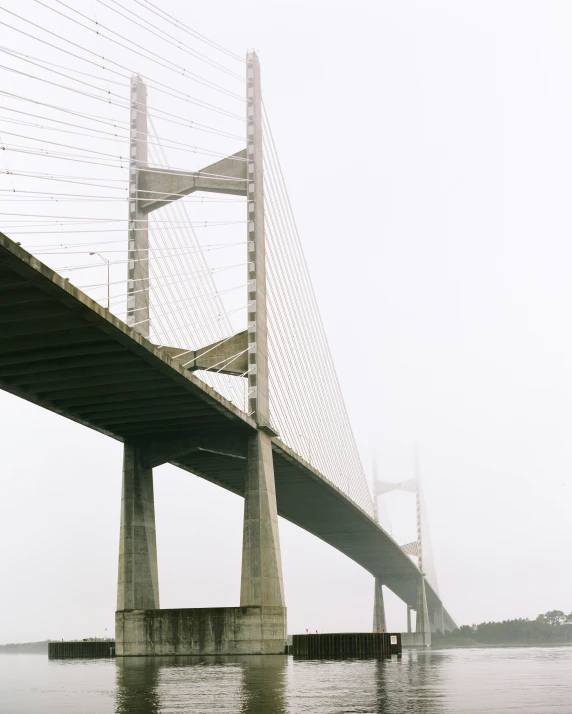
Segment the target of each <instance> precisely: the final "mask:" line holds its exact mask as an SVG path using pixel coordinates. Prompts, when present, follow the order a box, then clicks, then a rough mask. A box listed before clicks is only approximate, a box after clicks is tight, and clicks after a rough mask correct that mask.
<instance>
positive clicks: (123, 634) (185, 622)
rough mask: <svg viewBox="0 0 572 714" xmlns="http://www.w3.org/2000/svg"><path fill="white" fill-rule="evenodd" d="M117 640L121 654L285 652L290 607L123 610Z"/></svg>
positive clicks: (117, 623)
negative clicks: (287, 616)
mask: <svg viewBox="0 0 572 714" xmlns="http://www.w3.org/2000/svg"><path fill="white" fill-rule="evenodd" d="M115 642H116V655H117V656H118V657H130V656H141V655H143V656H156V655H213V654H217V655H236V654H284V653H285V651H286V608H285V607H271V606H262V607H213V608H210V607H209V608H185V609H178V610H121V611H118V612H116V613H115Z"/></svg>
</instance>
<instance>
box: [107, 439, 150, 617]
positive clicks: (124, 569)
mask: <svg viewBox="0 0 572 714" xmlns="http://www.w3.org/2000/svg"><path fill="white" fill-rule="evenodd" d="M158 607H159V577H158V572H157V543H156V538H155V503H154V498H153V470H152V469H151V468H149V467H148V466H145V465H144V464H143V461H142V454H141V447H140V445H139V444H138V443H137V442H125V445H124V447H123V489H122V494H121V529H120V537H119V574H118V578H117V610H152V609H156V608H158Z"/></svg>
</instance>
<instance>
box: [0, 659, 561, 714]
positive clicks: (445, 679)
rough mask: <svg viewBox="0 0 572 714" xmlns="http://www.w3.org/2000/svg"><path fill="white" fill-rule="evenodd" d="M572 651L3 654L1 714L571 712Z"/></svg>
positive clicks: (557, 713)
mask: <svg viewBox="0 0 572 714" xmlns="http://www.w3.org/2000/svg"><path fill="white" fill-rule="evenodd" d="M571 672H572V647H555V648H547V647H530V648H499V649H468V650H441V651H439V650H434V651H407V650H406V651H405V652H404V653H403V656H402V657H400V658H398V657H395V656H394V657H393V658H391V659H388V660H381V661H378V660H346V661H340V660H337V661H312V660H305V661H294V660H293V659H292V657H285V656H267V657H257V656H252V657H156V658H152V657H127V658H125V659H123V658H119V659H117V660H63V661H57V660H48V658H47V657H46V656H42V655H0V714H60V712H61V714H64V712H65V713H66V714H222V713H223V712H224V713H225V714H231V713H232V714H514V712H518V714H572V677H571V676H570V673H571Z"/></svg>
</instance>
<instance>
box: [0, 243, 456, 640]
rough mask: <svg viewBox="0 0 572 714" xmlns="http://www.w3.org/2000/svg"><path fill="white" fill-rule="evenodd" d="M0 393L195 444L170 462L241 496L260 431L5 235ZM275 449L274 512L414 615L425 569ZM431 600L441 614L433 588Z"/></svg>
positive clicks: (276, 445) (102, 428)
mask: <svg viewBox="0 0 572 714" xmlns="http://www.w3.org/2000/svg"><path fill="white" fill-rule="evenodd" d="M0 388H2V389H4V390H5V391H7V392H10V393H12V394H15V395H17V396H19V397H21V398H23V399H26V400H27V401H30V402H33V403H35V404H38V405H39V406H42V407H44V408H46V409H49V410H50V411H53V412H56V413H58V414H61V415H62V416H65V417H67V418H69V419H72V420H74V421H76V422H79V423H81V424H84V425H85V426H88V427H90V428H92V429H95V430H97V431H99V432H101V433H103V434H106V435H108V436H111V437H113V438H115V439H118V440H120V441H124V440H125V439H137V438H138V437H142V438H144V439H149V438H150V437H153V439H154V441H155V442H157V443H160V442H161V440H162V439H164V440H165V442H168V440H169V439H171V440H172V439H173V438H174V437H187V436H188V437H189V438H191V439H192V441H193V444H195V447H194V448H192V449H191V450H187V451H186V452H185V453H184V455H183V456H181V457H178V458H176V459H169V460H170V461H171V462H172V463H174V464H175V465H177V466H179V467H181V468H183V469H186V470H187V471H190V472H192V473H194V474H197V475H199V476H201V477H203V478H205V479H207V480H208V481H211V482H213V483H216V484H218V485H220V486H222V487H223V488H226V489H228V490H229V491H232V492H233V493H236V494H238V495H243V492H244V480H245V466H246V448H247V441H248V437H249V436H250V435H252V434H253V433H254V431H255V430H256V425H255V423H254V422H253V420H252V419H251V418H250V417H248V416H247V415H246V414H245V413H244V412H242V411H241V410H239V409H237V408H236V407H235V406H234V405H233V404H231V403H230V402H229V401H227V400H226V399H224V398H223V397H222V396H221V395H219V394H218V393H217V392H216V391H215V390H213V389H212V388H210V387H209V386H207V385H206V384H205V383H204V382H202V381H201V380H200V379H198V378H197V377H196V376H195V375H193V374H192V373H189V372H188V371H186V370H184V369H183V368H182V367H180V366H179V365H178V364H177V363H176V362H174V361H172V360H171V358H170V357H169V356H168V355H167V354H164V353H162V352H161V350H160V349H159V348H158V347H156V346H154V345H152V344H151V343H150V342H149V341H147V340H145V339H144V338H142V337H141V336H140V335H139V334H137V333H136V332H135V331H134V330H132V329H131V328H129V327H128V326H127V325H126V324H125V323H123V322H122V321H121V320H119V319H118V318H116V317H115V316H113V315H112V314H110V313H109V312H108V311H107V310H105V309H103V308H102V307H101V306H100V305H99V304H97V303H96V302H94V301H93V300H91V299H90V298H88V297H87V296H86V295H85V294H84V293H82V292H81V291H80V290H78V289H77V288H75V287H74V286H73V285H70V283H69V282H68V281H66V280H64V279H63V278H61V277H60V276H59V275H58V274H56V273H55V272H54V271H52V270H50V269H49V268H48V267H47V266H45V265H44V264H43V263H41V262H40V261H38V260H37V259H35V258H34V257H33V256H31V255H30V254H29V253H27V252H26V251H25V250H23V249H22V248H20V247H19V246H18V245H17V244H16V243H14V242H13V241H11V240H10V239H9V238H7V237H6V236H5V235H3V234H0ZM272 448H273V458H274V472H275V482H276V496H277V504H278V513H279V514H280V515H281V516H283V517H284V518H286V519H287V520H289V521H291V522H292V523H295V524H297V525H298V526H300V527H301V528H304V529H305V530H307V531H308V532H310V533H312V534H314V535H316V536H317V537H319V538H321V539H322V540H324V541H325V542H326V543H329V544H330V545H332V546H334V547H335V548H337V549H338V550H340V551H341V552H342V553H344V554H345V555H347V556H348V557H350V558H351V559H352V560H354V561H355V562H356V563H359V564H360V565H361V566H363V567H364V568H365V569H366V570H368V571H369V572H370V573H372V574H373V575H375V576H377V577H379V578H381V579H382V581H383V583H384V584H385V585H387V587H389V588H390V589H391V590H392V591H393V592H395V593H396V595H398V596H399V597H400V598H401V599H402V600H404V601H405V602H406V603H408V604H409V605H410V606H411V607H413V608H415V606H416V603H417V586H418V582H419V570H418V569H417V568H416V566H415V565H414V564H413V562H412V561H411V560H410V558H409V557H408V556H407V555H405V554H404V553H403V552H402V551H401V549H400V547H399V546H398V544H397V543H396V542H395V541H394V540H393V539H392V538H391V537H390V536H389V535H388V534H387V533H386V532H385V531H384V530H383V529H381V528H380V527H379V525H378V524H377V523H376V522H375V521H374V520H373V519H372V518H370V517H369V515H368V514H366V513H365V512H364V511H362V510H361V509H360V508H359V507H358V506H357V505H356V504H354V503H353V502H352V501H350V500H349V499H348V498H346V496H345V494H343V493H342V492H341V491H339V490H338V489H337V488H336V487H335V486H333V485H332V484H330V483H329V482H328V481H327V480H326V479H325V478H324V477H322V476H321V475H320V474H319V473H318V472H317V471H316V470H315V469H313V468H312V467H311V466H310V465H309V464H308V463H307V462H305V461H304V460H303V459H302V458H300V457H299V456H298V455H297V454H295V453H294V452H293V451H292V450H290V449H289V448H288V447H287V446H286V445H285V444H283V443H282V442H281V441H280V440H279V439H274V440H273V446H272ZM427 600H428V605H429V609H430V610H431V609H433V610H435V609H437V608H440V607H441V601H440V599H439V597H438V595H437V594H436V593H435V592H434V591H433V589H432V588H431V587H430V585H428V587H427ZM445 620H446V626H447V627H449V628H452V627H453V626H454V623H453V621H452V620H451V618H450V617H449V616H448V615H447V614H446V615H445Z"/></svg>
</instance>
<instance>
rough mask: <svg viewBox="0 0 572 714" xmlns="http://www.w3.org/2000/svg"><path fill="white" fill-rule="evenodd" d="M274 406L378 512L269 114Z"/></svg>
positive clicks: (323, 467) (312, 452) (288, 434)
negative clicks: (316, 294)
mask: <svg viewBox="0 0 572 714" xmlns="http://www.w3.org/2000/svg"><path fill="white" fill-rule="evenodd" d="M263 151H264V154H263V155H264V192H265V197H264V210H265V228H266V249H267V261H268V262H267V290H268V336H269V362H270V407H271V416H272V418H273V419H274V420H275V422H276V425H277V427H278V430H279V432H280V436H281V438H282V439H283V440H284V441H285V442H286V443H287V444H288V445H289V446H291V447H292V448H293V449H294V450H295V451H297V452H298V453H299V454H301V455H302V456H303V457H304V458H305V459H306V460H307V461H308V462H309V463H311V464H312V466H314V467H315V468H316V469H317V470H318V471H319V472H320V473H322V474H323V475H324V476H326V477H327V478H328V479H329V480H330V481H332V483H334V484H335V485H336V486H337V487H338V488H339V489H340V490H342V491H344V493H346V494H347V495H348V496H349V497H350V498H352V499H353V500H354V501H355V502H356V503H357V504H358V505H359V506H361V508H363V509H364V510H365V511H367V512H368V513H369V514H370V515H373V502H372V499H371V494H370V491H369V487H368V485H367V481H366V477H365V473H364V469H363V466H362V463H361V459H360V455H359V451H358V448H357V445H356V442H355V438H354V435H353V431H352V428H351V424H350V421H349V417H348V414H347V411H346V407H345V404H344V400H343V396H342V393H341V389H340V384H339V381H338V377H337V374H336V370H335V366H334V363H333V359H332V355H331V352H330V348H329V345H328V341H327V338H326V334H325V331H324V326H323V323H322V319H321V316H320V312H319V308H318V304H317V301H316V297H315V294H314V290H313V288H312V282H311V279H310V275H309V272H308V266H307V264H306V260H305V257H304V252H303V249H302V244H301V240H300V236H299V234H298V229H297V227H296V222H295V219H294V215H293V212H292V207H291V204H290V200H289V198H288V192H287V190H286V184H285V182H284V176H283V174H282V170H281V167H280V161H279V158H278V152H277V150H276V146H275V144H274V139H273V136H272V131H271V128H270V123H269V120H268V117H267V114H266V111H265V110H264V111H263Z"/></svg>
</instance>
